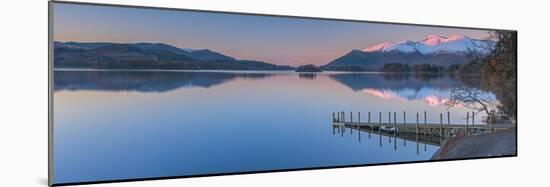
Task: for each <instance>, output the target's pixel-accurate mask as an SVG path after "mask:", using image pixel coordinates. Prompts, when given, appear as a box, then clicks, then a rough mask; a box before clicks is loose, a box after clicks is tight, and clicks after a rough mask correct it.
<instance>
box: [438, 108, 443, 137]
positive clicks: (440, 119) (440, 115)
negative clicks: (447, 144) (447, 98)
mask: <svg viewBox="0 0 550 187" xmlns="http://www.w3.org/2000/svg"><path fill="white" fill-rule="evenodd" d="M439 135H440V138H439V139H440V143H441V140H443V113H439Z"/></svg>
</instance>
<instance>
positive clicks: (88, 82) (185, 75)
mask: <svg viewBox="0 0 550 187" xmlns="http://www.w3.org/2000/svg"><path fill="white" fill-rule="evenodd" d="M275 75H276V74H271V73H247V72H170V71H55V74H54V90H55V91H61V90H100V91H137V92H166V91H171V90H175V89H177V88H180V87H202V88H210V87H213V86H216V85H220V84H223V83H226V82H229V81H231V80H235V79H263V78H266V77H271V76H275Z"/></svg>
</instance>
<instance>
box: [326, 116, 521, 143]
mask: <svg viewBox="0 0 550 187" xmlns="http://www.w3.org/2000/svg"><path fill="white" fill-rule="evenodd" d="M406 115H407V114H406V112H405V111H403V113H402V115H401V116H402V117H403V118H402V120H401V121H400V122H398V119H397V113H396V112H393V113H392V112H389V113H388V118H387V119H388V120H387V121H384V122H383V121H382V120H383V115H382V112H379V113H378V121H371V112H368V113H367V115H366V117H367V118H366V120H365V121H362V120H361V118H362V116H361V113H360V112H358V113H357V116H356V117H357V120H356V121H354V120H353V119H354V118H353V117H354V115H353V112H349V119H350V120H349V121H346V113H345V112H334V113H333V114H332V127H333V130H334V129H338V131H339V133H342V135H343V133H344V131H345V129H346V128H347V129H349V130H350V133H351V134H352V133H353V131H354V130H355V131H357V132H358V133H361V132H367V133H369V137H370V134H371V133H375V134H379V135H383V136H388V137H394V138H399V139H403V140H404V141H405V142H404V143H406V141H407V140H410V141H416V142H417V143H424V144H429V145H435V146H439V145H441V142H443V140H444V139H445V138H449V137H454V136H471V135H480V134H487V133H492V132H496V131H501V130H506V129H511V128H515V124H513V123H495V124H492V123H488V124H475V113H474V112H472V113H471V116H470V113H469V112H468V113H467V114H466V122H465V123H464V124H451V120H450V116H451V113H450V112H447V113H446V119H447V120H445V121H444V117H443V116H444V115H443V113H440V114H439V117H440V120H439V123H428V120H427V113H426V112H424V113H423V116H422V117H421V115H420V113H416V121H415V122H413V123H410V122H409V123H407V121H406V119H407V118H406ZM470 118H472V119H471V120H470ZM363 119H365V118H363ZM470 121H471V123H470ZM359 137H360V136H359ZM390 141H391V139H390Z"/></svg>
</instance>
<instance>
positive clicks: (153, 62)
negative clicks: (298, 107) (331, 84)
mask: <svg viewBox="0 0 550 187" xmlns="http://www.w3.org/2000/svg"><path fill="white" fill-rule="evenodd" d="M54 66H55V68H94V69H196V70H292V69H293V68H292V67H290V66H280V65H275V64H270V63H266V62H261V61H253V60H237V59H235V58H233V57H230V56H227V55H224V54H221V53H218V52H215V51H211V50H209V49H200V50H196V49H182V48H178V47H175V46H171V45H168V44H162V43H110V42H88V43H82V42H54Z"/></svg>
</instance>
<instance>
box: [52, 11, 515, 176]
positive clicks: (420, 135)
mask: <svg viewBox="0 0 550 187" xmlns="http://www.w3.org/2000/svg"><path fill="white" fill-rule="evenodd" d="M52 10H53V14H52V17H51V24H52V25H51V26H52V33H51V34H52V40H53V41H51V43H50V47H51V49H52V50H53V57H52V60H53V61H52V62H50V65H51V66H52V67H53V68H52V69H53V71H52V72H51V73H52V76H53V110H52V111H53V113H52V114H53V124H52V127H51V129H52V130H53V132H52V133H53V142H52V149H51V153H50V154H51V155H52V163H53V165H52V168H53V169H52V172H53V175H52V176H53V178H52V179H51V180H52V182H53V183H55V184H68V183H82V182H95V181H116V180H129V179H130V180H131V179H153V178H159V177H186V176H204V175H218V174H233V173H248V172H264V171H282V170H295V169H314V168H330V167H345V166H368V165H379V164H398V163H410V162H426V161H442V160H459V159H473V158H493V157H504V156H516V155H517V134H516V133H517V130H516V128H517V32H515V31H506V30H490V29H471V28H459V27H442V26H425V25H412V24H392V23H379V22H362V21H344V20H330V19H313V18H297V17H281V16H265V15H250V14H238V13H221V12H206V11H191V10H168V9H153V8H135V7H118V6H104V5H82V4H72V3H61V2H57V3H54V4H53V9H52Z"/></svg>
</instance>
